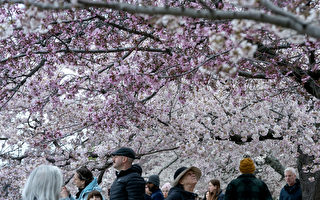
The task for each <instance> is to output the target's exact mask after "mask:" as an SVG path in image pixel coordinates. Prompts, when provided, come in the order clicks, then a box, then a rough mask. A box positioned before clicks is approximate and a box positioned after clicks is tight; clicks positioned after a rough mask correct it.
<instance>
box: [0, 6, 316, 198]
mask: <svg viewBox="0 0 320 200" xmlns="http://www.w3.org/2000/svg"><path fill="white" fill-rule="evenodd" d="M318 4H319V2H318V1H315V0H299V1H297V0H295V1H293V0H286V1H276V0H274V1H268V0H260V1H256V0H194V1H182V0H180V1H171V0H155V1H147V0H139V1H134V0H131V1H126V2H111V1H110V2H108V1H84V0H78V1H76V0H75V1H74V0H73V1H54V0H50V1H49V0H48V1H46V0H38V1H33V0H25V1H22V0H0V5H1V8H0V16H1V17H0V30H1V31H0V46H1V48H2V51H1V53H0V86H1V87H0V117H1V120H0V127H1V134H0V142H1V149H0V158H1V163H0V164H1V165H0V166H1V173H0V179H1V182H0V188H1V189H0V190H1V194H0V198H1V199H18V198H20V193H21V187H22V186H23V184H24V182H25V180H26V177H27V175H28V174H29V173H30V171H31V170H32V169H33V168H35V167H36V166H37V165H39V164H41V163H51V164H53V165H56V166H59V167H60V168H61V169H62V170H63V171H64V174H65V182H66V184H68V182H69V181H70V177H72V174H73V172H74V170H75V169H77V168H78V167H80V166H81V165H87V166H88V167H89V168H90V169H92V170H93V171H94V173H95V175H97V176H98V177H99V182H100V183H101V185H102V186H103V188H104V191H105V194H106V191H107V188H108V187H109V186H110V184H111V183H112V181H113V179H114V175H113V172H114V170H113V169H112V167H111V166H112V163H111V159H110V153H111V152H112V151H113V150H114V149H116V148H118V147H120V146H130V147H132V148H133V149H134V150H135V151H136V152H137V154H138V157H139V158H140V159H139V160H138V162H139V163H140V164H141V165H142V167H143V170H144V174H143V175H144V176H145V177H147V176H148V175H150V174H154V173H158V174H160V177H161V178H162V180H163V181H172V175H173V172H174V170H175V169H176V168H177V167H180V166H181V165H191V164H192V165H196V166H198V167H200V168H201V170H202V171H203V174H204V176H203V177H202V178H201V180H200V182H201V183H199V186H198V188H197V189H198V191H199V193H200V194H201V193H202V192H204V191H205V190H206V184H207V182H208V181H209V180H210V179H212V178H219V179H221V180H222V182H223V185H224V186H226V184H227V183H228V182H229V181H230V180H232V179H233V178H235V177H236V176H237V175H238V174H239V171H238V165H239V161H240V159H241V158H242V157H243V155H245V154H249V155H250V156H251V157H253V158H254V159H255V161H256V164H257V173H256V175H257V176H258V177H259V178H261V179H263V180H264V181H265V182H266V183H267V185H268V186H269V188H270V190H271V191H272V193H273V196H274V197H275V198H276V197H277V196H278V195H279V191H280V188H281V187H282V186H283V185H284V184H285V183H284V180H283V169H284V168H285V167H288V166H293V167H296V168H297V169H298V170H299V175H300V179H301V182H302V187H303V195H304V199H316V198H318V197H319V195H320V191H319V190H320V187H319V186H318V185H320V184H319V180H320V179H319V176H320V173H319V165H320V160H319V159H320V146H319V144H318V140H319V117H318V116H319V114H320V113H319V100H318V99H319V98H320V90H319V77H320V76H319V75H320V74H319V55H318V54H319V51H318V47H319V39H318V38H320V25H318V24H317V19H319V5H318Z"/></svg>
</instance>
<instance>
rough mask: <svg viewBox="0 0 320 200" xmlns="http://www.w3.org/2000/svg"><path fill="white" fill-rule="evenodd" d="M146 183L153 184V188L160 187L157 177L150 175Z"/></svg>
mask: <svg viewBox="0 0 320 200" xmlns="http://www.w3.org/2000/svg"><path fill="white" fill-rule="evenodd" d="M147 183H153V184H154V185H155V186H158V187H159V185H160V179H159V176H158V175H151V176H150V177H149V180H148V182H147Z"/></svg>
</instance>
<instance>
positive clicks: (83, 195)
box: [60, 178, 104, 200]
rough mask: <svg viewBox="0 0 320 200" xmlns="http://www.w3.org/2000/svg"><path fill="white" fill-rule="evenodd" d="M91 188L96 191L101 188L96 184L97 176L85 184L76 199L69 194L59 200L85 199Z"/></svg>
mask: <svg viewBox="0 0 320 200" xmlns="http://www.w3.org/2000/svg"><path fill="white" fill-rule="evenodd" d="M93 190H97V191H99V192H101V188H100V186H99V185H98V182H97V178H94V179H93V181H91V183H89V185H87V187H85V188H84V189H83V190H82V191H81V193H80V195H79V198H78V199H77V198H75V197H73V196H70V197H67V198H64V199H60V200H87V198H88V195H89V193H90V192H92V191H93ZM102 197H103V196H102ZM103 199H104V197H103Z"/></svg>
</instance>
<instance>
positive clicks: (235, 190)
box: [224, 158, 272, 200]
mask: <svg viewBox="0 0 320 200" xmlns="http://www.w3.org/2000/svg"><path fill="white" fill-rule="evenodd" d="M239 169H240V172H241V173H242V174H241V175H240V176H238V177H237V178H236V179H234V180H232V181H231V182H230V183H229V184H228V186H227V189H226V193H225V196H224V199H225V200H272V196H271V194H270V191H269V189H268V186H267V185H266V184H265V183H264V182H263V181H262V180H260V179H258V178H256V177H255V176H254V175H253V173H254V171H255V169H256V168H255V165H254V162H253V160H252V159H251V158H244V159H242V160H241V161H240V166H239Z"/></svg>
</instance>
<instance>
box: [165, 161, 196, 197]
mask: <svg viewBox="0 0 320 200" xmlns="http://www.w3.org/2000/svg"><path fill="white" fill-rule="evenodd" d="M200 177H201V170H200V169H199V168H197V167H194V166H191V167H189V168H187V167H180V168H179V169H177V170H176V172H175V173H174V176H173V178H174V181H173V184H172V186H173V187H172V188H171V189H170V191H169V194H168V197H167V198H166V200H195V199H196V198H197V197H198V195H197V194H195V193H194V188H195V186H196V184H197V183H198V181H199V179H200Z"/></svg>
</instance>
